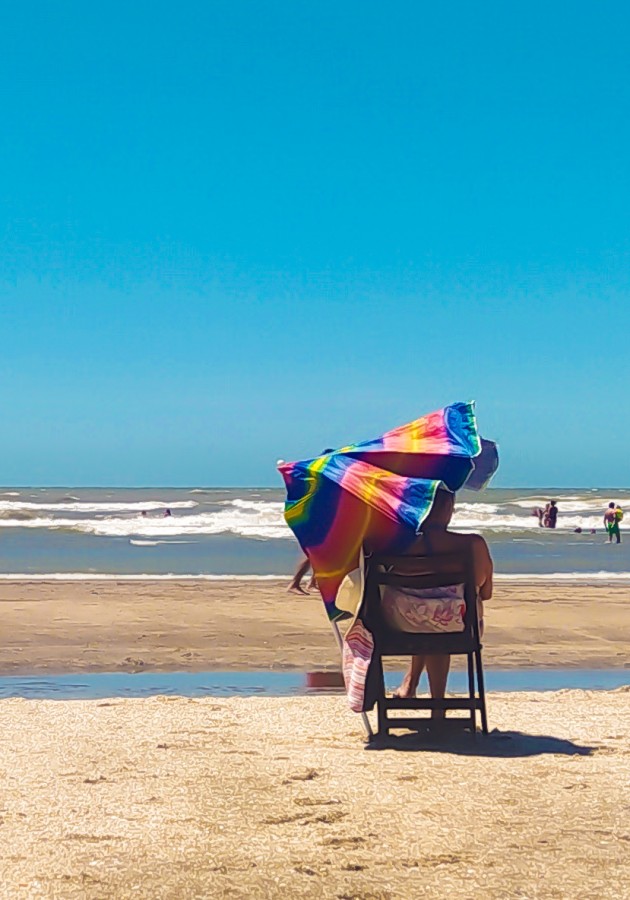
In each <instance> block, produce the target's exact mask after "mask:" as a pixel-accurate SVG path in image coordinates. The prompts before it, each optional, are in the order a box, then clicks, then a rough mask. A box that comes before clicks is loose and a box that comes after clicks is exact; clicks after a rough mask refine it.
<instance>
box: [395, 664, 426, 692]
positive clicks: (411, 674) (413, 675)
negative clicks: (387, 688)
mask: <svg viewBox="0 0 630 900" xmlns="http://www.w3.org/2000/svg"><path fill="white" fill-rule="evenodd" d="M423 669H424V656H412V657H411V663H410V664H409V668H408V669H407V671H406V672H405V677H404V678H403V680H402V684H401V685H400V687H399V688H398V690H397V691H396V692H395V693H394V696H395V697H415V696H416V691H417V690H418V682H419V681H420V676H421V675H422V670H423Z"/></svg>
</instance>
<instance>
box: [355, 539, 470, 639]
mask: <svg viewBox="0 0 630 900" xmlns="http://www.w3.org/2000/svg"><path fill="white" fill-rule="evenodd" d="M402 568H408V569H412V570H413V573H411V572H404V571H400V569H402ZM454 584H463V585H464V601H465V604H466V610H465V613H464V631H463V632H457V633H456V634H453V635H450V636H449V635H441V634H430V633H423V634H418V635H415V634H414V635H410V634H408V633H407V634H405V635H404V638H405V640H404V643H405V644H408V642H409V640H410V639H411V640H414V639H417V640H418V642H419V643H421V644H422V645H423V647H426V646H427V645H428V644H431V643H432V642H433V641H435V644H436V652H440V650H439V649H437V648H438V647H439V645H440V644H445V642H446V643H447V644H451V643H452V639H453V638H455V637H456V636H457V637H458V638H459V641H457V644H461V642H462V639H464V641H465V643H466V644H467V643H468V641H470V642H471V644H476V643H478V642H479V639H480V635H479V620H478V616H477V586H476V584H475V569H474V562H473V558H472V553H471V552H469V551H467V552H464V553H457V554H454V553H439V554H436V553H432V554H405V555H399V556H392V555H383V554H374V555H372V556H371V557H369V558H367V560H366V579H365V608H364V611H365V620H366V624H367V625H368V628H369V629H370V631H372V632H373V633H374V635H375V638H378V635H379V634H380V635H387V636H388V637H389V639H390V642H391V639H392V638H394V636H395V635H396V634H401V637H402V633H399V632H396V631H394V630H393V629H392V627H391V625H389V624H388V623H387V621H386V619H385V617H384V615H383V610H382V606H381V590H380V589H381V586H383V585H393V586H395V587H396V588H398V589H401V590H403V591H404V589H405V588H416V589H417V588H421V589H430V588H441V587H449V586H451V585H454ZM449 638H450V639H451V640H449ZM462 648H463V645H462ZM425 652H426V651H425ZM454 652H458V651H454Z"/></svg>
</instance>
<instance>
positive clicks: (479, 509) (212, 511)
mask: <svg viewBox="0 0 630 900" xmlns="http://www.w3.org/2000/svg"><path fill="white" fill-rule="evenodd" d="M199 490H201V489H199ZM535 505H537V504H536V499H535V498H527V500H525V499H523V498H518V499H517V500H505V501H504V502H502V503H496V502H495V503H489V502H483V501H480V502H468V501H467V502H461V503H458V504H457V506H456V509H455V515H454V517H453V527H454V528H455V529H456V530H459V531H480V532H482V533H486V534H490V533H492V532H495V533H504V534H506V535H510V534H512V535H516V533H517V532H526V533H530V534H531V536H532V538H533V537H534V535H535V534H538V535H540V537H541V538H542V537H543V536H544V538H545V540H546V541H548V540H553V533H550V532H549V531H547V530H543V529H540V527H539V524H538V519H537V517H536V516H534V515H532V514H531V511H532V508H533V507H534V506H535ZM538 505H540V504H538ZM167 507H168V508H170V509H172V510H173V513H174V514H173V515H172V516H166V517H165V516H162V515H161V514H160V513H161V511H162V510H164V509H165V508H167ZM559 507H560V515H559V516H558V523H557V528H556V532H560V533H562V532H564V533H565V534H566V533H567V532H572V531H575V529H577V528H581V529H582V530H583V531H589V530H591V529H596V530H602V527H603V523H602V516H603V508H604V507H603V505H602V501H601V498H600V499H595V500H594V499H592V498H588V497H584V498H580V497H576V498H575V499H568V498H564V497H563V498H561V500H560V501H559ZM143 510H144V511H148V512H149V515H147V516H140V515H139V512H140V511H143ZM283 510H284V504H283V503H282V502H280V501H273V500H263V499H255V498H253V497H249V498H234V499H222V500H216V501H214V502H208V501H205V502H204V501H203V500H200V501H199V502H197V501H195V500H173V501H169V500H157V499H156V500H150V501H144V502H143V501H137V500H133V501H131V500H130V501H128V502H117V501H112V502H107V501H103V502H98V503H96V502H94V503H92V502H79V501H77V502H70V501H63V502H56V503H47V502H44V503H31V502H26V501H25V502H21V501H9V500H0V528H26V529H53V530H60V529H62V530H67V531H74V532H78V533H81V534H92V535H96V536H99V537H126V538H133V539H135V540H136V541H137V540H140V539H149V540H154V539H162V540H172V539H174V538H177V537H192V536H199V535H219V534H232V535H235V536H237V537H246V538H253V539H257V540H275V539H280V540H290V539H291V538H292V533H291V531H290V530H289V528H288V527H287V525H286V523H285V521H284V517H283ZM520 510H522V511H520ZM152 513H153V514H152ZM140 546H142V545H140Z"/></svg>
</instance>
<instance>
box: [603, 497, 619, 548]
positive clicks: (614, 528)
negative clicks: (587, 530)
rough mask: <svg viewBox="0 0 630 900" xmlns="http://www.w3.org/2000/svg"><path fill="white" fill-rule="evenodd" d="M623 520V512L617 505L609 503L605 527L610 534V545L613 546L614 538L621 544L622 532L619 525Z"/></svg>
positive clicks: (605, 515) (605, 514) (605, 516)
mask: <svg viewBox="0 0 630 900" xmlns="http://www.w3.org/2000/svg"><path fill="white" fill-rule="evenodd" d="M622 519H623V510H622V509H621V507H620V506H618V505H617V504H616V503H609V504H608V509H607V510H606V512H605V513H604V525H605V526H606V531H607V532H608V543H609V544H612V539H613V537H616V538H617V543H618V544H620V543H621V531H620V529H619V523H620V522H621V520H622Z"/></svg>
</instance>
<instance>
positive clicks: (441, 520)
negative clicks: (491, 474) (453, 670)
mask: <svg viewBox="0 0 630 900" xmlns="http://www.w3.org/2000/svg"><path fill="white" fill-rule="evenodd" d="M454 506H455V495H454V494H451V493H450V492H449V491H445V490H439V491H438V492H437V494H436V497H435V501H434V503H433V507H432V509H431V512H430V513H429V515H428V516H427V518H426V519H425V521H424V522H423V525H422V533H421V534H419V535H418V538H417V539H416V540H415V541H414V543H413V544H411V546H410V547H408V548H407V550H406V553H418V554H422V555H429V556H430V555H432V554H434V553H435V554H438V553H461V552H472V557H473V565H474V569H475V583H476V585H477V611H478V616H479V624H480V627H481V628H483V601H484V600H489V599H490V598H491V597H492V574H493V566H492V558H491V556H490V551H489V550H488V545H487V544H486V542H485V540H484V539H483V538H482V537H481V535H479V534H457V533H456V532H453V531H449V530H448V526H449V524H450V521H451V517H452V515H453V508H454ZM396 571H397V572H403V573H406V574H413V573H414V563H413V561H412V560H410V561H409V562H408V563H407V564H401V565H399V566H397V568H396ZM450 664H451V658H450V656H448V655H439V656H426V657H425V656H413V657H412V658H411V665H410V666H409V669H408V671H407V673H406V674H405V677H404V679H403V682H402V684H401V686H400V688H399V689H398V691H397V692H396V696H398V697H415V695H416V690H417V688H418V682H419V680H420V675H421V674H422V670H423V669H424V668H425V666H426V670H427V675H428V676H429V687H430V689H431V696H432V697H433V698H435V699H442V698H443V697H444V694H445V691H446V680H447V678H448V671H449V668H450ZM432 715H433V716H434V717H435V718H439V717H443V716H444V710H434V711H433V713H432Z"/></svg>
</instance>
